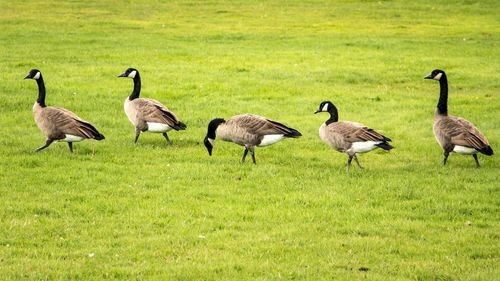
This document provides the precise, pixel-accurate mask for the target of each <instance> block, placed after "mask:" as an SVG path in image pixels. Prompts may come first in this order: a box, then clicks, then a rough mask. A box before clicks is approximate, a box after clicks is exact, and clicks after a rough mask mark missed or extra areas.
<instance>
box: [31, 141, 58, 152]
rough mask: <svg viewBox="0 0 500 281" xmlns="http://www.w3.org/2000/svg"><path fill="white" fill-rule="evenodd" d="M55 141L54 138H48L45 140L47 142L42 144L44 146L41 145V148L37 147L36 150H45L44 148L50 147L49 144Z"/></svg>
mask: <svg viewBox="0 0 500 281" xmlns="http://www.w3.org/2000/svg"><path fill="white" fill-rule="evenodd" d="M53 141H54V140H47V141H46V142H45V144H44V145H42V146H40V147H39V148H37V149H35V152H38V151H40V150H43V149H45V148H47V147H49V145H50V144H51V143H52V142H53Z"/></svg>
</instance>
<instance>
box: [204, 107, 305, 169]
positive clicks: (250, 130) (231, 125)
mask: <svg viewBox="0 0 500 281" xmlns="http://www.w3.org/2000/svg"><path fill="white" fill-rule="evenodd" d="M216 135H217V136H219V137H220V138H221V139H222V140H224V141H230V142H234V143H236V144H239V145H241V146H244V147H245V152H244V153H243V158H241V163H243V162H245V157H246V156H247V153H248V152H249V151H250V154H251V155H252V161H253V163H254V164H256V162H255V147H256V146H267V145H271V144H273V143H276V142H279V141H280V140H282V139H283V138H298V137H300V136H302V134H301V133H299V131H297V130H295V129H292V128H290V127H287V126H285V125H283V124H281V123H278V122H275V121H271V120H269V119H267V118H265V117H262V116H258V115H253V114H241V115H236V116H233V117H231V119H229V120H227V121H226V120H224V119H222V118H216V119H213V120H212V121H210V123H209V124H208V131H207V135H206V137H205V140H204V144H205V146H206V148H207V150H208V154H209V155H210V156H212V148H213V144H214V141H215V137H216Z"/></svg>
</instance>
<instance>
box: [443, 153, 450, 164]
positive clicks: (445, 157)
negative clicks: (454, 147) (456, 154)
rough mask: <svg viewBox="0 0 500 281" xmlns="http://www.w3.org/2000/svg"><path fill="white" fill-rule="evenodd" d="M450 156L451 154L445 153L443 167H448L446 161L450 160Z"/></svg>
mask: <svg viewBox="0 0 500 281" xmlns="http://www.w3.org/2000/svg"><path fill="white" fill-rule="evenodd" d="M449 155H450V153H449V152H448V151H445V152H444V160H443V166H444V165H446V160H448V156H449Z"/></svg>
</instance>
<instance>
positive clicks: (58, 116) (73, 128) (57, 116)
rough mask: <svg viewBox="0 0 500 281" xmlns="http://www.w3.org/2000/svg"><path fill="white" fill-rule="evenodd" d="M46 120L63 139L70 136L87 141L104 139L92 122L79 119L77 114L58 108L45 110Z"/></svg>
mask: <svg viewBox="0 0 500 281" xmlns="http://www.w3.org/2000/svg"><path fill="white" fill-rule="evenodd" d="M44 115H45V116H46V120H47V121H48V122H50V126H51V127H52V128H53V131H54V132H57V134H58V135H60V136H61V137H63V135H66V134H69V135H74V136H79V137H82V138H87V139H97V140H101V139H104V136H103V135H102V134H101V133H99V131H98V130H97V129H96V128H95V127H94V126H93V125H92V124H90V122H88V121H85V120H83V119H81V118H80V117H78V116H77V115H76V114H75V113H73V112H71V111H69V110H67V109H64V108H58V107H47V108H45V109H44Z"/></svg>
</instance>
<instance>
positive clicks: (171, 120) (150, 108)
mask: <svg viewBox="0 0 500 281" xmlns="http://www.w3.org/2000/svg"><path fill="white" fill-rule="evenodd" d="M134 103H135V106H136V108H137V115H138V117H139V119H141V120H144V121H146V122H155V123H163V124H167V125H168V126H170V127H172V128H174V129H185V128H186V126H185V125H184V124H183V123H182V122H180V121H179V120H178V119H177V116H175V114H174V113H173V112H172V111H170V110H169V109H168V108H167V107H166V106H164V105H163V104H161V103H160V102H158V101H156V100H153V99H136V100H134Z"/></svg>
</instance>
